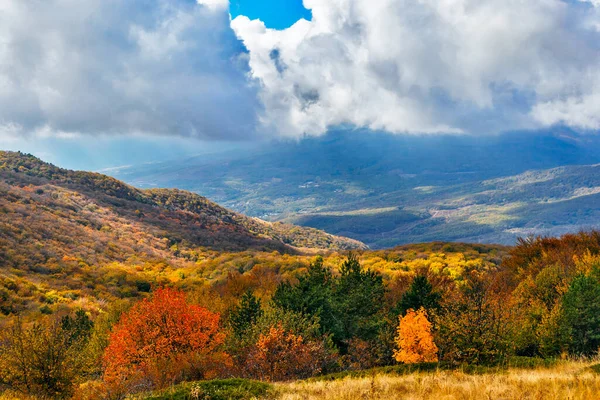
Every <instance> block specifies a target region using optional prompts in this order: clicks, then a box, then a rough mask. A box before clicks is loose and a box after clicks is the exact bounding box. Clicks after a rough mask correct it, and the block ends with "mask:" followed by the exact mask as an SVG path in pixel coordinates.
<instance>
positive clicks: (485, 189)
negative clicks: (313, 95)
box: [109, 128, 600, 248]
mask: <svg viewBox="0 0 600 400" xmlns="http://www.w3.org/2000/svg"><path fill="white" fill-rule="evenodd" d="M599 162H600V138H599V136H598V135H592V134H589V135H584V134H580V133H577V132H574V131H571V130H569V129H566V128H554V129H552V130H548V131H543V132H512V133H506V134H503V135H497V136H480V137H474V136H466V135H465V136H448V135H434V136H410V135H396V136H394V135H389V134H383V133H373V132H363V131H340V132H333V133H331V134H329V135H326V136H324V137H320V138H307V139H304V140H301V141H298V142H278V143H273V144H271V145H269V146H266V147H263V148H261V149H260V150H254V151H248V152H246V153H243V154H239V153H231V152H230V153H224V154H221V156H220V157H213V158H211V159H206V158H205V157H194V158H187V159H184V160H174V161H167V162H161V163H154V164H146V165H141V166H136V167H129V168H122V169H118V170H113V171H110V172H109V173H110V174H111V175H113V176H116V177H118V178H120V179H123V180H125V181H127V182H129V183H132V184H134V185H136V186H140V187H154V186H159V187H178V188H183V189H186V190H190V191H193V192H196V193H199V194H201V195H203V196H206V197H208V198H210V199H212V200H215V201H217V202H219V203H221V204H224V205H226V206H227V207H229V208H231V209H233V210H236V211H239V212H243V213H244V214H247V215H252V216H257V217H261V218H263V219H268V220H271V221H285V222H290V223H294V224H298V225H302V226H310V227H314V228H318V229H322V230H325V231H327V232H329V233H332V234H336V235H342V236H347V237H352V238H354V239H357V240H360V241H362V242H364V243H366V244H368V245H369V246H370V247H372V248H383V247H392V246H395V245H398V244H405V243H414V242H423V241H432V240H441V241H472V242H486V243H503V244H512V243H514V241H515V239H516V238H517V237H519V236H522V235H528V234H552V235H556V234H562V233H565V232H568V231H573V230H578V229H580V228H582V227H586V228H587V227H594V226H598V224H600V217H599V213H598V210H599V207H598V206H597V205H596V204H597V202H596V201H595V200H596V197H595V194H596V192H595V190H596V189H595V188H596V184H597V183H596V181H595V174H596V167H595V166H594V164H596V163H599ZM585 165H587V167H586V166H585ZM556 168H558V169H556Z"/></svg>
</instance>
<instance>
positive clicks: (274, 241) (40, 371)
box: [0, 152, 600, 400]
mask: <svg viewBox="0 0 600 400" xmlns="http://www.w3.org/2000/svg"><path fill="white" fill-rule="evenodd" d="M0 176H1V177H2V180H1V181H0V228H1V229H0V399H4V400H6V399H69V398H72V399H90V400H91V399H125V398H129V399H137V398H140V399H143V398H157V399H161V398H182V399H231V398H239V399H246V398H265V399H266V398H281V399H284V398H289V399H294V398H296V399H297V398H315V399H322V398H327V397H326V396H327V393H338V395H339V396H337V397H336V396H333V397H329V398H344V397H343V396H349V397H347V398H356V397H360V396H362V397H365V398H373V399H375V398H389V397H390V396H391V397H398V398H402V397H401V395H400V393H405V392H406V391H407V390H410V391H411V393H422V395H421V397H415V398H430V397H432V396H434V394H432V392H431V390H433V389H431V388H434V387H438V388H439V390H440V391H439V393H441V394H444V393H445V395H448V396H450V395H449V394H448V393H450V392H449V391H450V389H449V388H448V387H445V386H443V385H442V384H441V383H440V382H446V383H445V385H451V384H452V382H455V387H460V388H463V389H461V390H467V389H464V388H467V387H469V385H471V386H474V387H477V388H481V387H486V385H489V386H490V387H493V388H494V389H493V390H498V388H507V389H506V390H516V389H515V388H517V389H518V390H521V392H520V393H521V394H519V393H515V392H511V394H510V395H508V394H506V393H504V392H502V393H500V394H498V393H496V392H489V393H488V394H487V395H489V396H492V394H493V393H496V394H497V397H502V396H504V397H514V396H517V397H519V396H521V397H523V396H528V394H527V393H529V394H531V393H533V392H528V390H530V389H528V387H529V386H528V385H530V384H531V383H532V382H533V381H534V378H532V377H523V376H522V375H519V374H518V373H517V374H513V372H511V371H513V369H511V368H515V367H518V368H534V369H535V368H546V367H548V368H563V370H564V371H571V372H568V373H567V372H560V373H559V372H552V371H555V370H552V369H541V370H539V371H538V370H535V371H536V372H535V373H536V374H538V375H540V376H541V377H540V379H545V380H543V382H546V383H547V382H548V380H550V381H551V380H552V379H554V378H553V377H556V376H558V377H560V378H561V379H567V378H565V377H568V379H570V380H568V381H567V383H565V384H562V385H558V386H556V385H555V386H552V385H547V384H546V383H543V384H537V386H536V388H537V389H535V390H541V391H542V392H539V393H541V394H539V396H538V398H548V396H551V397H552V396H554V397H557V396H558V397H564V396H571V398H586V393H588V391H589V390H593V388H596V387H598V388H599V390H600V378H596V375H594V374H596V372H594V371H599V372H600V367H597V366H596V364H595V363H594V360H595V358H594V357H595V356H596V354H597V351H598V348H599V347H600V312H599V311H600V310H599V308H600V232H597V231H588V232H581V233H578V234H568V235H565V236H563V237H559V238H552V237H528V238H523V239H520V240H519V242H518V243H517V244H516V245H515V246H512V247H506V246H499V245H483V244H462V243H443V242H432V243H425V244H411V245H404V246H399V247H395V248H391V249H385V250H369V249H367V248H366V246H364V245H363V244H362V243H360V242H356V241H352V240H349V239H345V238H341V237H336V236H332V235H328V234H326V233H324V232H321V231H317V230H314V229H306V228H297V227H294V226H292V225H286V224H269V223H266V222H264V221H260V220H258V219H252V218H247V217H244V216H243V215H240V214H236V213H234V212H231V211H229V210H227V209H225V208H222V207H220V206H218V205H216V204H215V203H212V202H210V201H209V200H207V199H205V198H202V197H200V196H198V195H195V194H192V193H188V192H183V191H177V190H157V189H152V190H139V189H136V188H133V187H131V186H128V185H126V184H123V183H122V182H119V181H117V180H115V179H112V178H108V177H105V176H103V175H99V174H90V173H85V172H75V171H68V170H62V169H59V168H56V167H54V166H52V165H51V164H47V163H43V162H41V161H40V160H38V159H36V158H34V157H31V156H28V155H23V154H20V153H7V152H3V153H0ZM581 363H584V364H581ZM594 368H595V369H594ZM582 369H583V370H585V371H586V372H585V373H583V372H580V371H582ZM563 370H561V371H563ZM486 371H487V372H486ZM502 371H503V372H502ZM573 371H575V372H573ZM532 373H533V372H532ZM432 374H433V375H432ZM444 374H447V375H444ZM478 374H479V375H478ZM553 374H554V375H553ZM590 374H592V375H590ZM436 376H437V377H438V378H439V379H438V378H435V377H436ZM476 376H480V377H481V382H479V381H477V382H478V383H475V381H474V379H476V378H475V377H476ZM503 376H504V377H505V378H506V379H513V380H514V381H515V382H516V383H514V382H513V383H507V382H508V381H507V382H504V383H501V384H499V383H497V382H496V381H494V379H500V377H503ZM441 377H444V378H443V379H442V378H441ZM599 377H600V376H599ZM488 378H489V379H488ZM584 378H585V379H584ZM432 379H433V381H431V380H432ZM436 379H437V380H436ZM477 379H479V378H477ZM486 379H488V381H486ZM502 379H504V378H502ZM536 379H537V378H536ZM557 379H558V378H557ZM586 379H587V380H586ZM341 382H345V383H341ZM424 382H429V383H427V384H426V385H427V387H425V386H424V385H425V383H424ZM436 382H437V383H436ZM528 382H529V383H528ZM536 382H537V381H536ZM336 385H337V386H336ZM339 385H348V386H347V388H350V387H353V388H355V391H354V392H353V391H352V390H350V389H348V390H347V391H341V392H340V390H341V389H340V386H339ZM411 385H412V386H411ZM436 385H437V386H436ZM553 387H555V388H556V390H562V391H563V392H548V390H551V389H552V388H553ZM319 388H320V389H319ZM376 388H377V389H376ZM394 388H396V389H394ZM400 388H404V389H400ZM406 388H412V389H406ZM336 390H337V392H336ZM353 390H354V389H353ZM394 390H395V391H394ZM478 390H479V389H478ZM490 390H491V389H490ZM531 390H534V389H531ZM564 390H573V391H575V392H568V393H565V392H564ZM346 392H347V393H346ZM436 393H437V392H436ZM474 393H475V394H480V393H479V392H477V391H476V390H475V389H474V390H473V391H472V392H471V397H468V396H466V395H465V394H464V393H461V394H460V395H456V396H457V397H456V396H455V397H454V398H478V396H476V395H475V394H474ZM490 393H492V394H490ZM536 393H538V392H536ZM578 393H579V394H578ZM489 396H488V397H489ZM434 397H435V396H434ZM493 397H494V396H492V398H493ZM450 398H452V397H450Z"/></svg>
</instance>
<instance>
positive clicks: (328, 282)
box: [273, 257, 341, 337]
mask: <svg viewBox="0 0 600 400" xmlns="http://www.w3.org/2000/svg"><path fill="white" fill-rule="evenodd" d="M334 284H335V280H334V278H333V274H332V273H331V270H330V269H329V268H327V267H325V266H324V265H323V258H321V257H317V258H316V259H315V261H314V262H312V263H311V264H310V266H309V267H308V271H307V273H306V274H305V275H302V276H300V277H299V278H298V283H297V284H295V285H292V284H291V283H289V282H284V283H281V284H280V285H279V286H278V287H277V290H276V291H275V294H274V295H273V303H274V304H275V305H276V306H278V307H281V308H283V309H284V310H291V311H295V312H299V313H302V314H306V315H310V316H315V317H318V318H319V321H320V325H321V331H322V333H331V334H333V335H334V337H337V336H339V335H340V331H341V325H340V323H339V318H338V316H337V315H336V310H335V307H334V304H333V301H334V299H333V297H332V296H333V287H334Z"/></svg>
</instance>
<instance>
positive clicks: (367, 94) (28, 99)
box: [0, 0, 600, 169]
mask: <svg viewBox="0 0 600 400" xmlns="http://www.w3.org/2000/svg"><path fill="white" fill-rule="evenodd" d="M555 125H562V126H568V127H570V128H572V129H575V130H580V131H585V132H597V131H599V130H600V1H598V0H528V1H523V0H420V1H414V0H378V1H372V0H304V1H303V2H301V1H299V0H267V1H252V0H232V2H231V4H230V3H229V2H228V1H227V0H198V1H195V0H156V1H152V2H148V1H147V0H128V1H120V0H44V1H38V0H0V149H11V150H17V149H18V150H23V151H27V152H32V153H34V154H36V155H40V156H43V157H45V158H47V159H49V160H50V161H54V162H57V163H59V164H61V165H65V166H68V167H82V168H86V167H87V168H88V169H97V168H103V167H108V166H114V165H123V164H128V163H131V162H136V163H137V162H148V161H153V160H155V159H158V158H161V159H164V158H168V157H181V156H183V155H187V154H192V153H194V154H201V153H210V152H213V151H215V149H228V148H230V147H231V146H234V147H235V146H238V144H239V143H250V142H256V141H263V140H272V139H282V138H283V139H291V140H296V139H301V138H303V137H306V136H314V135H324V134H326V133H327V132H328V131H330V130H331V129H334V128H335V127H339V126H346V127H356V128H366V129H367V130H377V131H385V132H389V133H390V134H415V135H423V134H470V135H488V134H495V133H498V132H504V131H509V130H538V129H545V128H548V127H552V126H555ZM359 131H362V130H360V129H357V132H359ZM357 134H358V133H357ZM134 155H135V156H134Z"/></svg>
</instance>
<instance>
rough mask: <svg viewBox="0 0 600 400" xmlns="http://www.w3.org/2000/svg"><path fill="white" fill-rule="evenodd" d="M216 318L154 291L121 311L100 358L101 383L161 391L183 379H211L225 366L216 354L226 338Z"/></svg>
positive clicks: (181, 297) (175, 294)
mask: <svg viewBox="0 0 600 400" xmlns="http://www.w3.org/2000/svg"><path fill="white" fill-rule="evenodd" d="M219 318H220V316H219V314H214V313H211V312H210V311H208V310H207V309H205V308H203V307H200V306H198V305H193V304H188V303H187V302H186V299H185V294H184V293H183V292H179V291H176V290H172V289H159V290H157V291H156V292H155V293H154V295H153V296H152V298H151V299H150V300H143V301H141V302H139V303H137V304H136V305H135V306H133V308H132V309H131V310H130V311H129V312H127V313H125V314H124V315H123V316H122V317H121V320H120V321H119V323H118V324H117V325H116V326H115V328H114V329H113V332H112V334H111V335H110V339H109V345H108V347H107V348H106V350H105V353H104V356H103V363H104V368H105V373H104V379H105V381H106V382H107V383H108V384H109V385H113V386H115V385H116V386H115V387H123V386H124V385H125V386H129V388H128V390H131V385H140V384H141V383H146V384H147V385H148V386H150V387H163V386H167V385H169V384H173V383H175V382H177V381H181V380H184V379H200V378H206V377H209V378H210V377H214V376H215V375H216V374H217V372H218V369H219V368H220V367H223V366H225V365H226V364H228V363H230V359H229V357H228V356H227V355H226V354H225V353H223V352H221V351H220V350H219V348H220V346H221V345H222V344H223V341H224V339H225V335H224V334H223V333H222V332H220V330H219Z"/></svg>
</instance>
